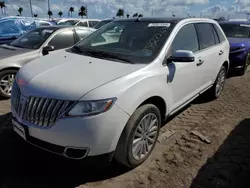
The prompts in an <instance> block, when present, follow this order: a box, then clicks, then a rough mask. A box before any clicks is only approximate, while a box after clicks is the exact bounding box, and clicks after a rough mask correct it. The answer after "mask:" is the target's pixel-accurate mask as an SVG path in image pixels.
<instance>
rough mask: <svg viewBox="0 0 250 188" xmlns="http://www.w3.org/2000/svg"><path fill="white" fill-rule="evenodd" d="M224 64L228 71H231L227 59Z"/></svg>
mask: <svg viewBox="0 0 250 188" xmlns="http://www.w3.org/2000/svg"><path fill="white" fill-rule="evenodd" d="M222 66H224V67H225V68H226V70H227V73H228V71H229V62H228V61H225V62H224V63H223V64H222Z"/></svg>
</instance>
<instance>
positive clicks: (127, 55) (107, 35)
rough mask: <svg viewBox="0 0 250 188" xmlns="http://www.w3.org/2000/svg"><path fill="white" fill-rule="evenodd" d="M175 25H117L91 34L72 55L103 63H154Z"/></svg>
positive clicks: (148, 22) (118, 23)
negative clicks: (102, 60) (97, 59)
mask: <svg viewBox="0 0 250 188" xmlns="http://www.w3.org/2000/svg"><path fill="white" fill-rule="evenodd" d="M173 25H174V24H172V23H166V22H161V23H158V22H155V21H153V22H150V21H113V22H111V23H108V24H106V25H104V26H103V27H101V28H100V29H98V30H97V31H95V32H94V33H92V34H90V35H89V36H87V37H86V38H84V39H83V40H82V41H80V42H79V43H78V44H77V45H75V46H74V47H73V48H72V52H75V53H79V54H83V55H87V56H93V57H97V58H101V59H109V60H114V61H117V60H120V61H125V62H130V63H150V62H151V61H153V60H154V58H155V57H156V56H157V55H158V54H159V52H160V50H161V49H162V47H163V45H164V44H165V42H166V40H167V38H168V36H169V34H170V32H171V31H172V29H173Z"/></svg>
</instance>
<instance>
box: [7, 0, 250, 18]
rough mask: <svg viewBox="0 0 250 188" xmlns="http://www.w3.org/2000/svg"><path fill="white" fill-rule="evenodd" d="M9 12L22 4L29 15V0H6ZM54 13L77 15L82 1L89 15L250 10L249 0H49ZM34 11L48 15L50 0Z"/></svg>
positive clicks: (35, 1) (37, 3)
mask: <svg viewBox="0 0 250 188" xmlns="http://www.w3.org/2000/svg"><path fill="white" fill-rule="evenodd" d="M5 1H6V6H7V12H8V15H17V14H18V12H17V9H18V8H19V7H20V6H21V7H23V9H24V10H23V16H30V8H29V0H5ZM50 4H51V10H52V12H53V14H54V15H53V17H58V15H57V14H58V12H59V11H60V10H61V11H62V12H63V13H64V15H63V17H68V9H69V7H70V6H73V7H74V8H75V12H74V13H73V17H78V10H79V7H80V6H81V5H85V4H87V7H88V12H89V17H90V18H110V17H113V16H115V15H116V11H117V10H118V9H119V8H123V9H124V11H125V14H127V13H128V14H130V15H132V14H134V13H136V12H137V13H141V14H143V15H144V16H151V14H152V11H153V15H154V16H171V15H172V11H174V14H175V15H176V16H177V17H182V16H186V15H188V14H189V15H192V16H200V14H202V15H203V16H209V17H217V16H226V17H227V16H228V15H230V18H245V17H246V15H245V13H246V12H250V0H136V1H135V0H50ZM32 5H33V6H32V7H33V12H34V13H36V14H38V15H39V17H47V15H46V13H47V10H48V0H32Z"/></svg>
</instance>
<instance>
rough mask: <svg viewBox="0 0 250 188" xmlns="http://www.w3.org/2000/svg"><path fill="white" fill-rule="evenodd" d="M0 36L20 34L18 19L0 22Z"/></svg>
mask: <svg viewBox="0 0 250 188" xmlns="http://www.w3.org/2000/svg"><path fill="white" fill-rule="evenodd" d="M0 25H1V27H0V36H12V35H19V34H21V31H20V29H19V28H18V25H19V24H18V21H15V20H6V21H3V22H1V23H0Z"/></svg>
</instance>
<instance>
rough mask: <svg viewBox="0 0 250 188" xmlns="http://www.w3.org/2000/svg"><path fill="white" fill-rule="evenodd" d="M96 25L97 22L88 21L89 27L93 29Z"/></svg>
mask: <svg viewBox="0 0 250 188" xmlns="http://www.w3.org/2000/svg"><path fill="white" fill-rule="evenodd" d="M96 24H98V21H89V27H94V26H95V25H96Z"/></svg>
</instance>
